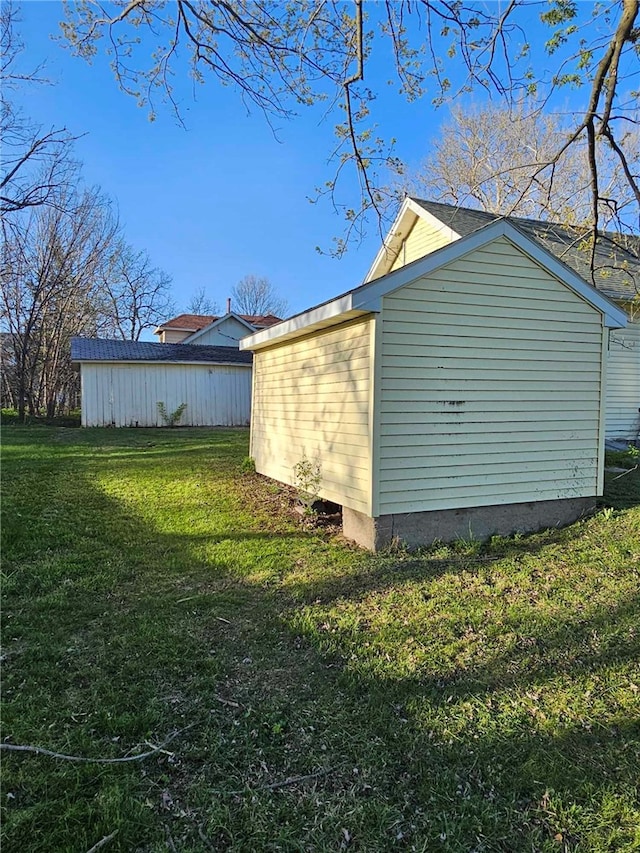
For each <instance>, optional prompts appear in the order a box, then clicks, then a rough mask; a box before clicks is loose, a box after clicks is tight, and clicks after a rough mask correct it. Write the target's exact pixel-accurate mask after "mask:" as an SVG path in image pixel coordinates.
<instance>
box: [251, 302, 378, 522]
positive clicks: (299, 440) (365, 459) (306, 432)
mask: <svg viewBox="0 0 640 853" xmlns="http://www.w3.org/2000/svg"><path fill="white" fill-rule="evenodd" d="M371 328H372V326H371V321H370V320H369V319H368V318H367V319H366V320H364V321H359V322H356V323H346V324H342V325H340V326H337V327H334V328H332V329H330V330H327V331H323V332H320V333H318V334H315V335H310V336H308V337H305V338H298V339H296V340H294V341H291V342H289V343H285V344H281V345H280V346H274V347H272V348H271V349H267V350H260V351H258V352H256V353H255V354H254V362H253V370H254V385H253V413H252V418H251V455H252V456H253V458H254V459H255V462H256V470H257V471H258V472H259V473H261V474H266V475H267V476H268V477H273V478H274V479H275V480H280V481H281V482H283V483H288V484H289V485H295V481H294V471H293V469H294V466H295V465H296V464H297V463H298V462H299V461H300V460H301V459H302V456H303V454H305V455H306V457H307V458H308V459H309V460H310V461H311V462H315V461H316V460H317V461H318V462H319V463H320V466H321V475H322V484H321V489H320V496H321V497H323V498H326V499H327V500H331V501H335V502H336V503H339V504H342V505H344V506H348V507H351V508H352V509H355V510H358V511H360V512H365V513H370V509H371V459H370V446H371V442H370V437H369V423H370V418H369V406H370V397H369V392H370V387H371V364H370V357H371V352H372V348H371V343H370V338H371Z"/></svg>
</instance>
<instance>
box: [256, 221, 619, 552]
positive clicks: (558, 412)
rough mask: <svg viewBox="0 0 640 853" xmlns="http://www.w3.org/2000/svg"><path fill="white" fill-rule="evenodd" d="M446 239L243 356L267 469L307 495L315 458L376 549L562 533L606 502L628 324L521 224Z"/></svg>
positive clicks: (354, 533) (267, 332)
mask: <svg viewBox="0 0 640 853" xmlns="http://www.w3.org/2000/svg"><path fill="white" fill-rule="evenodd" d="M441 231H442V234H441V235H440V236H441V239H440V242H439V245H437V244H434V245H433V246H431V247H430V248H428V249H427V250H426V251H428V252H429V253H428V254H426V252H425V251H422V252H421V254H422V255H423V256H422V257H420V254H418V255H416V257H417V258H418V259H417V260H413V259H411V258H410V257H406V256H405V257H403V258H402V259H401V262H400V263H395V264H394V263H393V262H391V263H390V264H389V265H388V266H390V267H391V268H388V269H384V270H382V269H380V268H378V270H377V272H376V271H375V270H374V271H372V273H371V274H370V276H369V277H368V280H367V281H366V282H365V283H364V284H363V285H362V286H360V287H358V288H356V289H354V290H352V291H350V292H348V293H346V294H344V295H342V296H339V297H337V298H335V299H333V300H331V301H329V302H327V303H325V304H323V305H319V306H316V307H315V308H312V309H310V310H309V311H306V312H304V313H302V314H300V315H298V316H295V317H292V318H291V319H289V320H286V321H284V322H282V323H279V324H277V325H274V326H272V327H270V328H268V329H264V330H262V331H259V332H256V333H255V334H252V335H250V336H249V337H247V338H244V339H243V340H242V341H241V343H240V348H241V351H244V352H248V351H253V353H254V371H253V404H252V419H251V451H250V452H251V455H252V456H253V458H254V459H255V463H256V469H257V471H258V472H260V473H262V474H265V475H267V476H269V477H273V478H274V479H276V480H280V481H282V482H284V483H289V484H292V485H296V476H295V468H296V465H297V463H299V462H300V461H301V460H302V459H303V458H306V459H308V460H310V461H311V462H312V463H313V464H314V465H317V466H318V467H319V471H320V479H321V483H320V491H319V495H320V497H322V498H325V499H327V500H330V501H333V502H335V503H338V504H340V505H341V506H342V508H343V529H344V533H345V535H346V536H347V537H349V538H351V539H354V540H355V541H357V542H359V543H360V544H362V545H364V546H366V547H369V548H372V549H377V548H380V547H382V546H385V545H388V544H390V543H391V542H392V541H394V540H401V541H405V542H406V543H407V544H409V545H417V544H422V543H426V542H431V541H433V540H435V539H440V540H450V539H452V538H456V537H458V536H462V537H469V536H475V537H479V538H484V537H486V536H488V535H491V534H493V533H502V534H508V533H512V532H514V531H516V530H521V531H528V530H533V529H536V528H539V527H542V526H549V525H557V524H564V523H568V522H569V521H571V520H573V519H575V518H577V517H578V516H580V515H581V514H582V513H584V512H586V511H587V510H588V509H589V508H590V507H592V506H593V505H594V503H595V498H596V496H597V495H600V494H602V487H603V463H604V438H605V371H606V364H607V352H608V347H609V333H610V330H612V329H621V328H623V327H624V326H625V324H626V315H625V312H624V311H622V310H621V309H620V308H619V307H618V306H616V305H615V304H614V303H613V302H612V301H611V300H610V299H608V298H607V297H606V296H605V295H603V294H602V293H600V292H598V290H596V289H595V288H594V287H593V286H591V285H590V284H589V283H587V282H586V281H585V279H584V278H583V277H581V276H580V275H578V274H577V273H576V272H575V270H573V269H571V268H570V267H569V266H567V265H566V264H564V263H563V262H562V261H561V260H559V259H558V257H556V256H555V255H554V254H553V253H552V252H550V251H549V250H548V249H546V248H545V247H544V246H543V245H541V243H540V242H539V241H537V240H536V239H533V238H532V237H531V236H530V235H528V234H526V233H524V231H523V230H521V229H519V228H517V227H515V226H514V225H513V224H512V223H511V222H509V221H506V220H504V219H500V220H497V221H494V222H492V223H490V224H488V225H486V227H483V228H480V230H475V231H473V233H469V234H467V235H464V236H460V235H459V234H457V233H456V234H455V236H452V229H451V228H450V227H449V226H444V225H442V226H441ZM400 236H401V237H402V235H400ZM406 236H407V234H406V233H405V235H404V238H406ZM436 236H437V235H436ZM436 243H437V241H436ZM397 244H398V245H397V246H396V247H395V249H396V257H397V252H398V251H400V250H401V248H402V240H401V239H398V241H397ZM388 251H389V247H387V248H386V250H385V252H388ZM388 257H389V256H388V254H385V255H384V256H380V257H379V258H378V261H377V263H378V267H380V265H381V264H382V259H383V258H388ZM374 267H375V265H374Z"/></svg>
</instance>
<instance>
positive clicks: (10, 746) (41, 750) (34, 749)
mask: <svg viewBox="0 0 640 853" xmlns="http://www.w3.org/2000/svg"><path fill="white" fill-rule="evenodd" d="M197 725H198V723H191V725H189V726H185V727H184V728H183V729H178V731H176V732H173V733H172V734H170V735H169V737H168V738H167V739H166V740H164V741H163V742H162V743H161V744H159V746H154V747H153V749H150V750H149V751H148V752H141V753H139V754H138V755H126V756H124V757H123V758H85V757H83V756H80V755H65V754H64V753H62V752H54V751H53V750H51V749H45V747H43V746H25V745H22V744H16V743H0V749H4V750H7V751H8V752H31V753H34V754H35V755H48V756H49V757H50V758H59V759H61V760H63V761H75V762H76V763H80V764H125V763H127V762H130V761H142V760H143V759H144V758H149V757H150V756H152V755H157V754H158V753H159V752H162V751H163V750H164V748H165V746H167V745H168V744H170V743H171V741H173V740H175V739H176V738H177V737H178V736H179V735H181V734H183V733H184V732H186V731H187V730H188V729H192V728H193V727H194V726H197ZM92 849H93V848H92ZM96 849H98V848H96Z"/></svg>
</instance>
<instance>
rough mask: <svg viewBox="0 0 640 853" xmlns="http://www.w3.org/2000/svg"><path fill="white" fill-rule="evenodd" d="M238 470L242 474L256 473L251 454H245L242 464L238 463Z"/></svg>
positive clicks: (254, 462) (254, 461)
mask: <svg viewBox="0 0 640 853" xmlns="http://www.w3.org/2000/svg"><path fill="white" fill-rule="evenodd" d="M240 470H241V471H242V473H243V474H255V473H256V460H255V459H254V458H253V456H245V457H244V459H243V460H242V464H241V465H240Z"/></svg>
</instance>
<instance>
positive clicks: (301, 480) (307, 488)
mask: <svg viewBox="0 0 640 853" xmlns="http://www.w3.org/2000/svg"><path fill="white" fill-rule="evenodd" d="M293 482H294V485H295V488H296V490H297V493H298V500H299V501H300V503H301V505H302V506H303V507H304V512H305V515H311V514H312V513H313V509H312V507H313V505H314V503H315V502H316V501H317V500H318V495H319V494H320V486H321V485H322V469H321V466H320V462H319V460H316V461H315V462H312V461H311V459H308V458H307V454H306V453H305V452H304V451H303V453H302V458H301V459H300V461H299V462H296V464H295V465H294V466H293Z"/></svg>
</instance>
